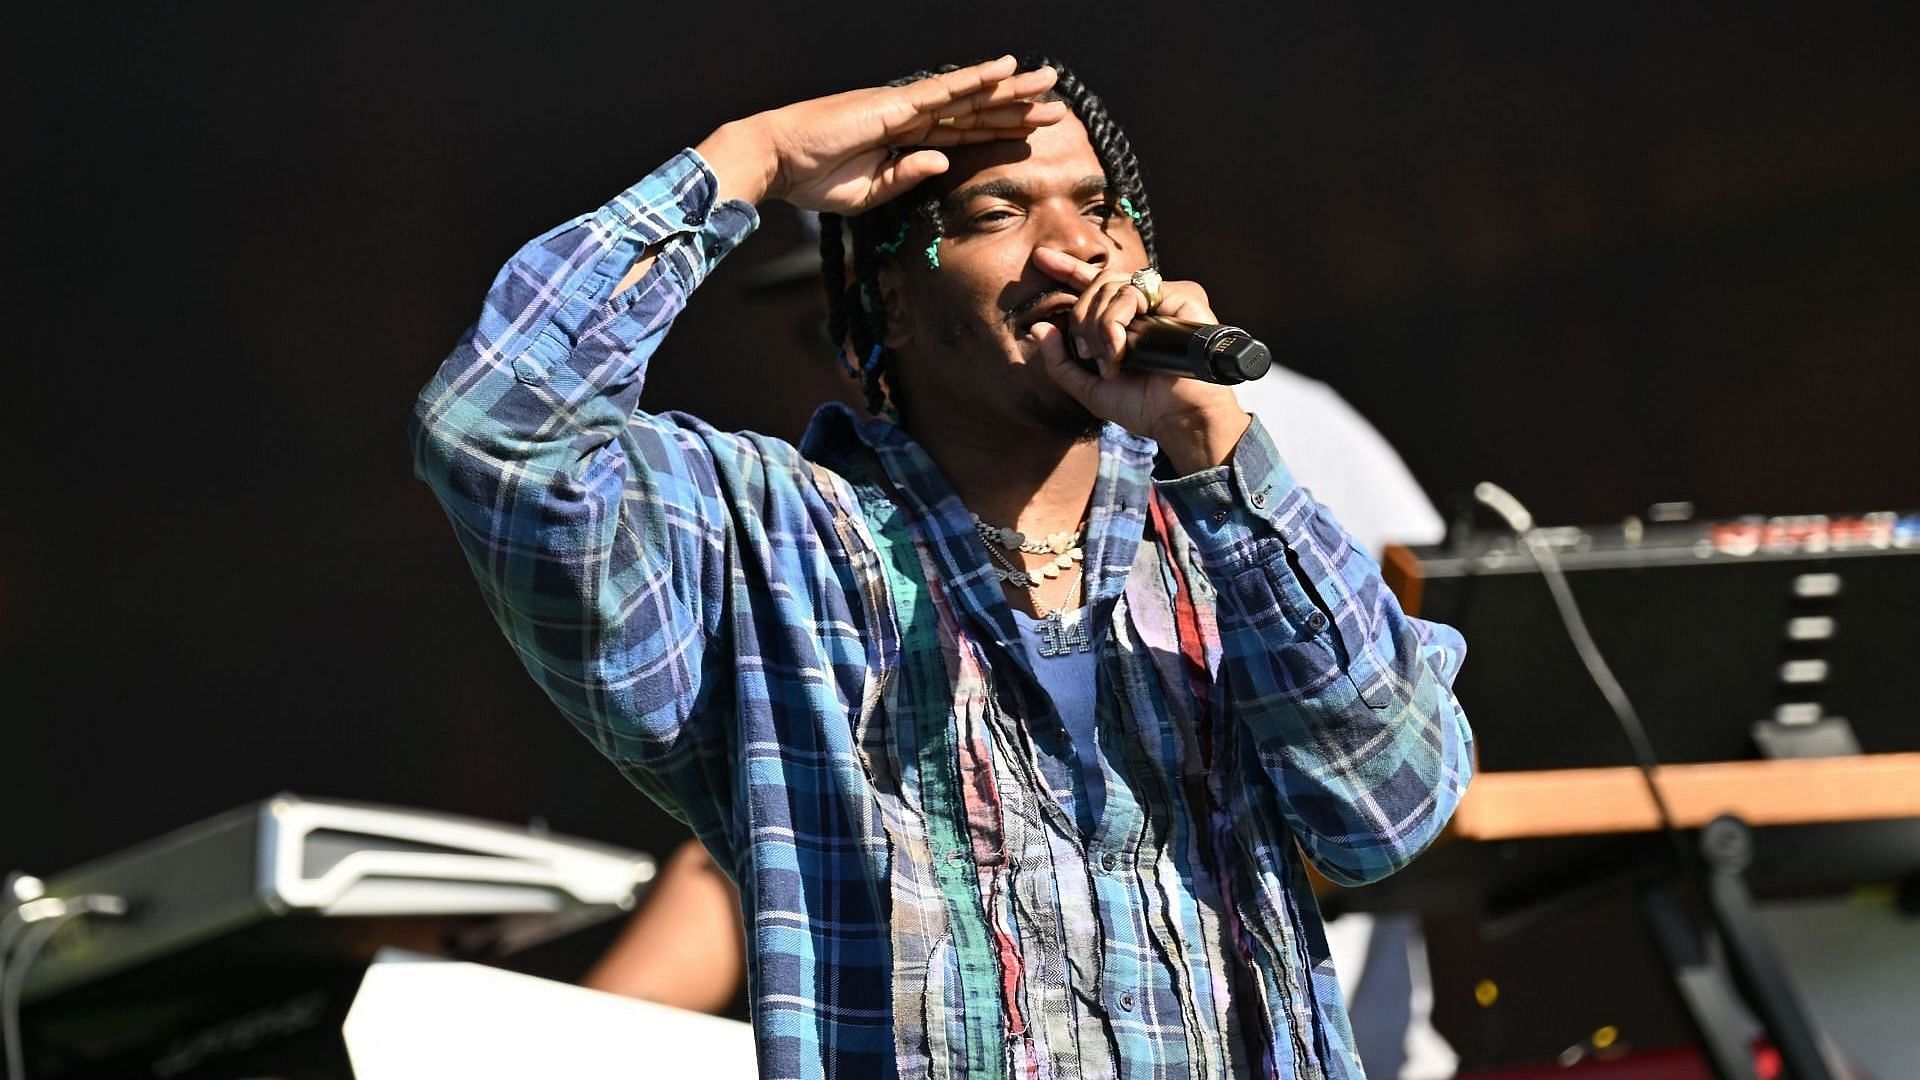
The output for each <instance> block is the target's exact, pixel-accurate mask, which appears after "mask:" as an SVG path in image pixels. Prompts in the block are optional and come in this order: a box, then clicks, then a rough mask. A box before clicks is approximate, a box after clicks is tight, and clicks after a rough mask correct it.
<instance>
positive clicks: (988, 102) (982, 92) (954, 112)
mask: <svg viewBox="0 0 1920 1080" xmlns="http://www.w3.org/2000/svg"><path fill="white" fill-rule="evenodd" d="M1058 79H1059V74H1058V73H1057V72H1055V71H1054V70H1053V69H1052V68H1050V67H1043V68H1038V69H1035V70H1033V71H1023V72H1021V73H1020V74H1018V75H1015V76H1013V77H1012V78H1009V79H1005V80H1002V81H1000V82H997V83H994V84H992V85H990V86H986V87H983V88H981V89H979V90H976V91H974V92H973V93H971V94H967V95H964V96H961V97H956V98H954V99H953V100H952V101H949V102H946V103H944V104H941V105H939V106H937V107H936V108H935V110H934V111H935V112H936V114H937V115H940V116H963V115H965V114H968V113H977V112H986V111H988V110H991V109H997V108H1000V107H1002V106H1006V105H1014V104H1019V103H1021V102H1030V101H1032V100H1033V99H1034V98H1037V97H1039V96H1040V95H1042V94H1044V93H1046V92H1047V91H1049V90H1051V89H1053V84H1054V82H1055V81H1056V80H1058ZM1056 104H1065V103H1064V102H1057V103H1056Z"/></svg>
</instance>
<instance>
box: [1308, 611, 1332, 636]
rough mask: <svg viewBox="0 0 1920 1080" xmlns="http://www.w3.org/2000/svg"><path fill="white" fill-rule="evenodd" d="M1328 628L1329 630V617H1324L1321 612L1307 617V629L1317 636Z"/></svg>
mask: <svg viewBox="0 0 1920 1080" xmlns="http://www.w3.org/2000/svg"><path fill="white" fill-rule="evenodd" d="M1326 628H1327V617H1326V616H1325V615H1322V614H1321V613H1320V612H1318V611H1316V612H1314V613H1313V614H1311V615H1309V616H1307V629H1309V630H1311V631H1313V632H1314V633H1316V634H1317V633H1319V632H1320V631H1322V630H1325V629H1326Z"/></svg>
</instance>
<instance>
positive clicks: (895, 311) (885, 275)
mask: <svg viewBox="0 0 1920 1080" xmlns="http://www.w3.org/2000/svg"><path fill="white" fill-rule="evenodd" d="M877 276H878V277H879V279H880V308H881V310H882V311H885V312H886V313H887V334H886V337H885V339H884V340H882V341H881V344H882V345H885V346H886V347H887V348H888V349H890V350H893V351H896V352H897V351H899V350H900V349H901V348H903V347H905V346H907V345H910V344H912V343H913V331H912V329H911V328H909V327H908V326H907V300H906V293H905V286H904V284H903V283H902V281H901V276H900V267H899V266H897V265H896V264H895V263H894V262H893V260H891V259H889V260H887V261H886V262H885V263H884V264H882V265H881V267H880V273H879V274H878V275H877Z"/></svg>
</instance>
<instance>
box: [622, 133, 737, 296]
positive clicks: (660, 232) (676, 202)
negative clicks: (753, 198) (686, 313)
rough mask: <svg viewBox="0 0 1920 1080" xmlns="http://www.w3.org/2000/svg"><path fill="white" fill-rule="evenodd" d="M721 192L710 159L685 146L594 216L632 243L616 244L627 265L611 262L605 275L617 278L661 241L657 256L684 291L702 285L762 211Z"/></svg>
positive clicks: (689, 290)
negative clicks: (725, 197) (719, 197)
mask: <svg viewBox="0 0 1920 1080" xmlns="http://www.w3.org/2000/svg"><path fill="white" fill-rule="evenodd" d="M719 191H720V181H719V179H718V178H717V177H715V176H714V175H713V169H712V168H711V167H710V166H708V164H707V161H706V159H705V158H703V157H701V156H700V154H699V152H698V151H695V150H692V149H687V150H682V151H680V152H679V153H678V154H675V155H674V156H673V157H672V158H670V159H668V160H667V162H666V164H664V165H662V166H660V167H659V168H657V169H655V170H654V171H653V172H652V173H650V174H648V175H647V177H646V178H645V179H644V180H641V181H640V182H639V183H637V184H635V185H633V186H632V187H630V188H628V189H627V190H625V191H623V192H621V193H620V194H619V195H616V196H615V197H614V198H613V199H612V201H610V202H608V203H607V205H605V206H603V207H601V208H600V211H599V213H598V214H596V215H595V216H596V217H597V218H599V220H600V222H601V223H602V224H603V225H605V226H606V227H607V228H609V229H611V230H613V231H615V232H617V233H625V234H627V235H628V236H629V237H630V238H631V241H632V246H631V247H628V246H627V245H616V249H615V251H614V252H613V253H611V258H612V259H613V260H615V262H616V263H617V262H618V261H619V260H622V259H624V260H625V262H624V265H609V266H607V267H605V268H603V273H604V274H605V275H606V276H607V277H609V278H611V279H612V280H614V281H617V280H619V279H620V278H621V277H623V276H624V275H625V274H626V270H627V267H629V266H631V265H632V263H633V260H634V259H636V258H638V257H639V255H640V253H641V252H643V251H646V250H647V249H648V248H650V247H654V246H655V245H659V246H660V249H659V257H660V259H661V261H662V262H663V263H664V264H665V266H666V269H667V272H668V273H670V274H672V275H673V278H674V280H675V282H676V283H677V284H678V285H679V286H680V288H681V290H682V291H684V292H688V293H690V292H692V291H693V290H694V289H696V288H698V287H699V285H700V283H701V282H702V281H704V280H706V277H707V275H708V274H709V273H712V271H713V268H714V267H716V266H718V265H720V260H721V259H723V258H725V257H726V255H727V253H728V252H731V251H732V250H733V249H734V248H737V247H739V246H740V245H741V243H742V242H744V241H745V240H746V239H747V237H749V236H751V235H753V231H754V230H755V229H757V228H759V227H760V213H759V211H758V210H756V209H754V206H753V204H752V203H748V202H742V201H741V200H739V199H728V200H726V201H724V202H719V203H716V202H715V201H714V196H715V195H717V194H719ZM621 248H625V250H624V251H622V250H620V249H621Z"/></svg>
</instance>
